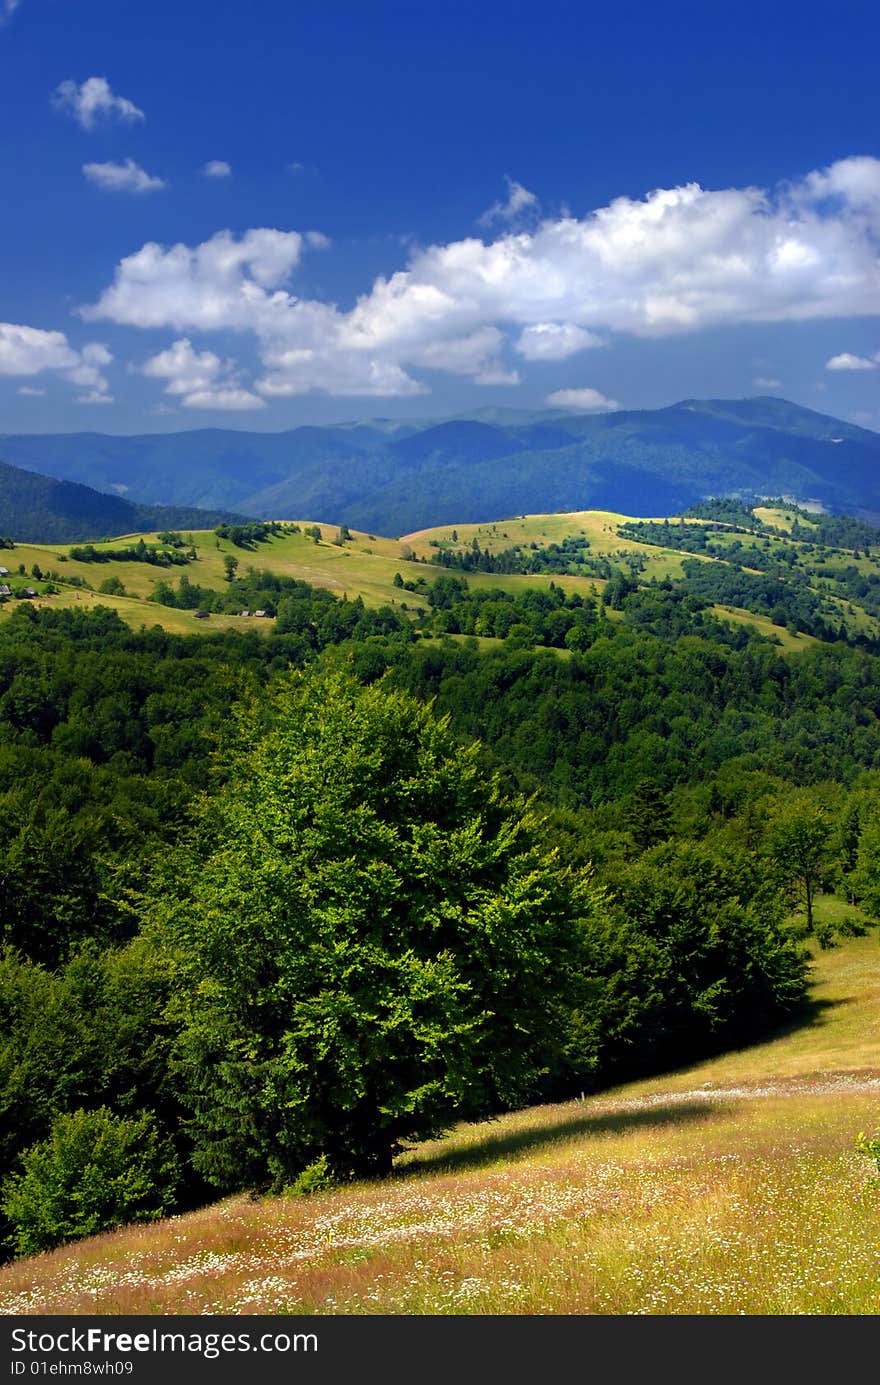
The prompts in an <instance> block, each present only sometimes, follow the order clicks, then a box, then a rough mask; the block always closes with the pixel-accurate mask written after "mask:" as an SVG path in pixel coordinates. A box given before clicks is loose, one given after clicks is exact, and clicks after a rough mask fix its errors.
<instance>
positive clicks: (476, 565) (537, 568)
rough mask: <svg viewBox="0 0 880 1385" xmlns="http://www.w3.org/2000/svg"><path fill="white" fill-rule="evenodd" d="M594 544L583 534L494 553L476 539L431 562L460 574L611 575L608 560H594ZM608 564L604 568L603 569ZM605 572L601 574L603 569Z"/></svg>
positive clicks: (440, 553) (437, 555)
mask: <svg viewBox="0 0 880 1385" xmlns="http://www.w3.org/2000/svg"><path fill="white" fill-rule="evenodd" d="M589 548H590V541H589V539H587V538H586V537H584V536H583V535H580V534H578V535H573V536H571V537H570V538H565V539H562V540H561V541H560V542H559V543H548V544H543V545H539V544H538V543H537V542H534V541H533V542H531V543H529V544H512V545H511V546H510V547H509V548H502V549H500V550H498V551H497V552H492V551H491V549H490V548H489V547H488V546H487V547H486V548H481V547H480V543H479V540H478V539H476V538H474V539H472V540H471V544H470V546H469V547H468V548H448V547H443V548H440V549H439V551H438V552H437V553H433V554H432V555H431V562H432V563H435V564H438V565H439V566H440V567H446V568H455V569H457V570H458V571H459V572H497V573H502V574H503V573H514V572H525V573H535V572H574V573H583V572H585V571H586V572H589V573H591V574H592V575H594V576H601V577H608V576H610V575H611V573H610V570H608V571H606V570H605V569H606V568H608V567H609V565H608V563H607V560H605V559H601V558H600V559H594V558H593V557H591V555H590V554H589ZM603 565H604V566H603ZM600 568H601V569H602V570H601V571H600V570H599V569H600Z"/></svg>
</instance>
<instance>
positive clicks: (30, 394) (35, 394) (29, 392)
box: [15, 385, 46, 399]
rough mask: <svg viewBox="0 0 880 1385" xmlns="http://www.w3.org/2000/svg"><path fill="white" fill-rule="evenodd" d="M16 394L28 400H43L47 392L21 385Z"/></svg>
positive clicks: (31, 386)
mask: <svg viewBox="0 0 880 1385" xmlns="http://www.w3.org/2000/svg"><path fill="white" fill-rule="evenodd" d="M15 392H16V394H23V395H24V396H25V397H26V398H27V399H42V398H43V397H44V395H45V393H46V391H45V390H41V389H36V388H35V387H34V386H33V385H19V387H18V389H17V390H16V391H15Z"/></svg>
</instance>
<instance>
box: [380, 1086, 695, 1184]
mask: <svg viewBox="0 0 880 1385" xmlns="http://www.w3.org/2000/svg"><path fill="white" fill-rule="evenodd" d="M718 1106H719V1103H718V1101H717V1100H714V1101H700V1102H699V1103H696V1102H693V1101H668V1102H666V1103H665V1104H664V1105H662V1106H652V1107H650V1108H646V1109H642V1110H638V1111H615V1112H610V1113H609V1112H606V1113H605V1114H603V1115H598V1114H597V1115H593V1116H589V1115H581V1114H580V1113H579V1112H578V1111H573V1112H572V1114H571V1115H570V1116H565V1117H563V1118H562V1119H560V1120H557V1121H555V1122H553V1123H552V1124H549V1123H548V1124H547V1125H542V1126H541V1127H539V1128H536V1129H531V1130H511V1131H509V1132H507V1133H503V1134H502V1133H501V1132H498V1133H497V1134H489V1133H488V1132H487V1134H486V1137H485V1139H482V1140H480V1141H479V1143H475V1144H471V1145H468V1146H467V1148H465V1149H452V1150H445V1149H439V1150H437V1152H436V1153H435V1154H429V1155H424V1156H422V1157H421V1158H414V1159H411V1160H408V1161H407V1162H406V1163H405V1164H402V1165H398V1166H397V1167H395V1170H394V1173H395V1177H398V1178H407V1177H409V1176H410V1175H412V1174H424V1173H440V1172H444V1173H458V1172H460V1171H461V1170H463V1169H479V1168H483V1167H485V1165H487V1164H493V1163H495V1162H496V1161H497V1160H499V1159H511V1158H515V1157H516V1155H518V1154H526V1153H529V1154H531V1153H534V1152H536V1151H537V1150H541V1149H546V1148H548V1147H549V1146H551V1145H554V1144H559V1143H560V1142H561V1141H563V1140H571V1139H576V1138H577V1137H578V1136H584V1137H585V1138H590V1137H591V1136H596V1135H622V1134H625V1133H626V1132H627V1131H630V1130H638V1129H640V1128H642V1127H645V1126H654V1125H668V1124H669V1123H670V1122H674V1123H676V1124H682V1125H683V1124H685V1123H687V1122H696V1121H704V1120H706V1119H707V1118H708V1117H709V1116H710V1115H711V1114H712V1113H713V1112H714V1111H716V1110H717V1109H718ZM487 1124H489V1122H487Z"/></svg>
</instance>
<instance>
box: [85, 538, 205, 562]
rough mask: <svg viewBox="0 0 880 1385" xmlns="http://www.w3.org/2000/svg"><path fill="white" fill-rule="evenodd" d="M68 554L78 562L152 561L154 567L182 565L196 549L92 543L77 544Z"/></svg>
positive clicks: (145, 544)
mask: <svg viewBox="0 0 880 1385" xmlns="http://www.w3.org/2000/svg"><path fill="white" fill-rule="evenodd" d="M68 556H69V557H70V558H72V559H73V561H74V562H77V563H152V564H153V566H154V567H174V566H182V565H183V564H185V563H188V562H189V561H190V560H191V559H192V558H194V557H195V551H194V550H192V549H191V550H190V552H189V553H188V554H184V553H182V552H181V545H180V544H167V545H165V544H163V545H162V546H161V547H160V546H158V545H156V544H154V543H150V544H148V543H145V542H144V540H143V539H138V541H137V543H135V544H130V545H128V546H127V547H126V548H95V546H94V544H92V543H85V544H75V545H74V546H73V548H70V549H69V550H68Z"/></svg>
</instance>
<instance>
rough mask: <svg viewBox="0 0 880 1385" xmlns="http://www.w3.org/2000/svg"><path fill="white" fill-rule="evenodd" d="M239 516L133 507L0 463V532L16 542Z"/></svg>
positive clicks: (78, 538)
mask: <svg viewBox="0 0 880 1385" xmlns="http://www.w3.org/2000/svg"><path fill="white" fill-rule="evenodd" d="M241 518H242V516H241V515H236V514H232V513H228V512H226V511H222V510H199V509H196V508H195V507H193V506H180V505H170V506H169V505H138V504H135V503H133V502H132V501H131V500H123V499H121V498H120V497H119V496H118V495H105V494H103V493H102V492H101V491H96V490H93V489H92V488H91V487H90V486H82V485H79V484H78V483H77V482H74V481H57V480H55V479H54V478H53V477H50V476H39V475H37V474H36V473H35V472H33V471H24V470H22V469H21V468H20V467H16V466H7V465H6V464H5V463H2V462H0V535H8V536H10V537H11V538H13V539H17V540H18V541H19V542H20V543H80V542H83V541H85V540H88V539H100V538H115V537H117V536H118V535H119V534H133V533H138V532H142V531H143V532H146V531H149V530H153V529H209V528H213V527H214V525H216V524H219V523H220V521H221V520H223V519H227V520H238V519H241Z"/></svg>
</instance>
